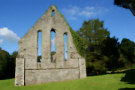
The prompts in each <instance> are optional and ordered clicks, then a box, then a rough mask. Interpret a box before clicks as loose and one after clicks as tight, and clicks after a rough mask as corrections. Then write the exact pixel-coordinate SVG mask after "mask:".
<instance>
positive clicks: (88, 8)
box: [85, 6, 95, 10]
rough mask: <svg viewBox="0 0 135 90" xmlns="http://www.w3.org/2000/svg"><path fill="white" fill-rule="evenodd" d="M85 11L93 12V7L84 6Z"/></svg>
mask: <svg viewBox="0 0 135 90" xmlns="http://www.w3.org/2000/svg"><path fill="white" fill-rule="evenodd" d="M85 9H86V10H94V9H95V7H90V6H86V7H85Z"/></svg>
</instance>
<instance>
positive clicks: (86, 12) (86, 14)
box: [79, 11, 96, 17]
mask: <svg viewBox="0 0 135 90" xmlns="http://www.w3.org/2000/svg"><path fill="white" fill-rule="evenodd" d="M94 14H96V13H94V12H88V11H82V12H80V13H79V15H80V16H86V17H91V16H92V15H94Z"/></svg>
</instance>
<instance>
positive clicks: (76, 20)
mask: <svg viewBox="0 0 135 90" xmlns="http://www.w3.org/2000/svg"><path fill="white" fill-rule="evenodd" d="M53 4H54V5H56V6H57V7H58V9H59V11H60V12H61V13H62V14H63V15H64V16H65V18H66V20H67V21H68V23H69V24H70V26H71V27H72V28H73V29H74V30H75V31H76V30H79V28H80V27H81V26H82V23H83V21H84V20H86V21H87V20H89V19H96V18H99V19H100V20H103V21H104V27H105V28H107V29H108V31H110V34H111V37H112V36H116V37H117V38H119V41H121V40H122V38H128V39H130V40H132V41H134V42H135V17H134V16H133V15H132V13H131V12H130V11H129V10H127V9H124V8H121V7H117V6H115V5H114V4H113V0H0V47H1V48H2V49H4V50H6V51H8V52H10V53H12V52H13V51H17V50H18V40H19V39H20V38H21V37H23V36H24V35H25V34H26V32H28V30H29V29H30V28H31V27H32V26H33V25H34V23H35V22H36V21H37V20H38V19H39V18H40V16H42V15H43V14H44V13H45V11H46V10H47V9H48V8H49V6H51V5H53Z"/></svg>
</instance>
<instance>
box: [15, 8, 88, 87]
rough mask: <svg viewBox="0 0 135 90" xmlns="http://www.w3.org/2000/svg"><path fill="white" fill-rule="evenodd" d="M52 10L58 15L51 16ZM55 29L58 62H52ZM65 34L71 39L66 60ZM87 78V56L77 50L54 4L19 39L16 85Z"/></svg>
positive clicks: (68, 41)
mask: <svg viewBox="0 0 135 90" xmlns="http://www.w3.org/2000/svg"><path fill="white" fill-rule="evenodd" d="M52 11H54V13H55V16H52ZM52 29H53V30H55V32H56V40H55V42H56V54H55V58H56V61H55V62H51V30H52ZM39 31H41V32H42V61H41V62H37V57H38V32H39ZM64 33H66V34H67V38H68V39H67V44H68V46H67V57H68V59H67V60H65V45H64ZM85 77H86V66H85V59H84V58H83V57H81V56H80V55H79V54H78V53H77V50H76V47H75V45H74V44H73V38H72V35H71V32H70V30H69V26H68V25H67V23H66V21H65V19H64V18H63V17H62V16H61V14H60V13H59V11H58V10H57V8H56V7H55V6H54V5H53V6H51V7H50V8H49V9H48V10H47V11H46V13H45V14H44V15H43V16H42V17H41V18H40V19H39V20H38V21H37V22H36V24H35V25H34V26H33V27H32V28H31V29H30V30H29V31H28V32H27V34H26V35H25V36H24V37H23V38H22V39H21V40H20V41H19V50H18V56H17V58H16V73H15V85H17V86H23V85H31V84H41V83H46V82H54V81H63V80H73V79H80V78H85Z"/></svg>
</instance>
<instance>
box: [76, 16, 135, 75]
mask: <svg viewBox="0 0 135 90" xmlns="http://www.w3.org/2000/svg"><path fill="white" fill-rule="evenodd" d="M127 31H128V30H127ZM76 33H77V34H78V35H79V36H80V37H81V38H82V40H83V42H84V43H85V45H84V44H83V48H81V50H82V52H83V57H85V59H86V65H87V66H86V67H87V74H91V73H94V74H100V73H105V72H106V71H108V70H109V71H115V70H117V69H120V68H127V67H129V66H131V65H132V64H134V63H135V43H134V42H133V41H131V40H129V39H126V38H123V39H122V41H121V42H119V41H118V38H116V37H110V32H109V31H108V30H107V29H106V28H104V22H103V21H100V20H99V19H93V20H89V21H84V23H83V25H82V27H81V28H80V30H78V31H77V32H76Z"/></svg>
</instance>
